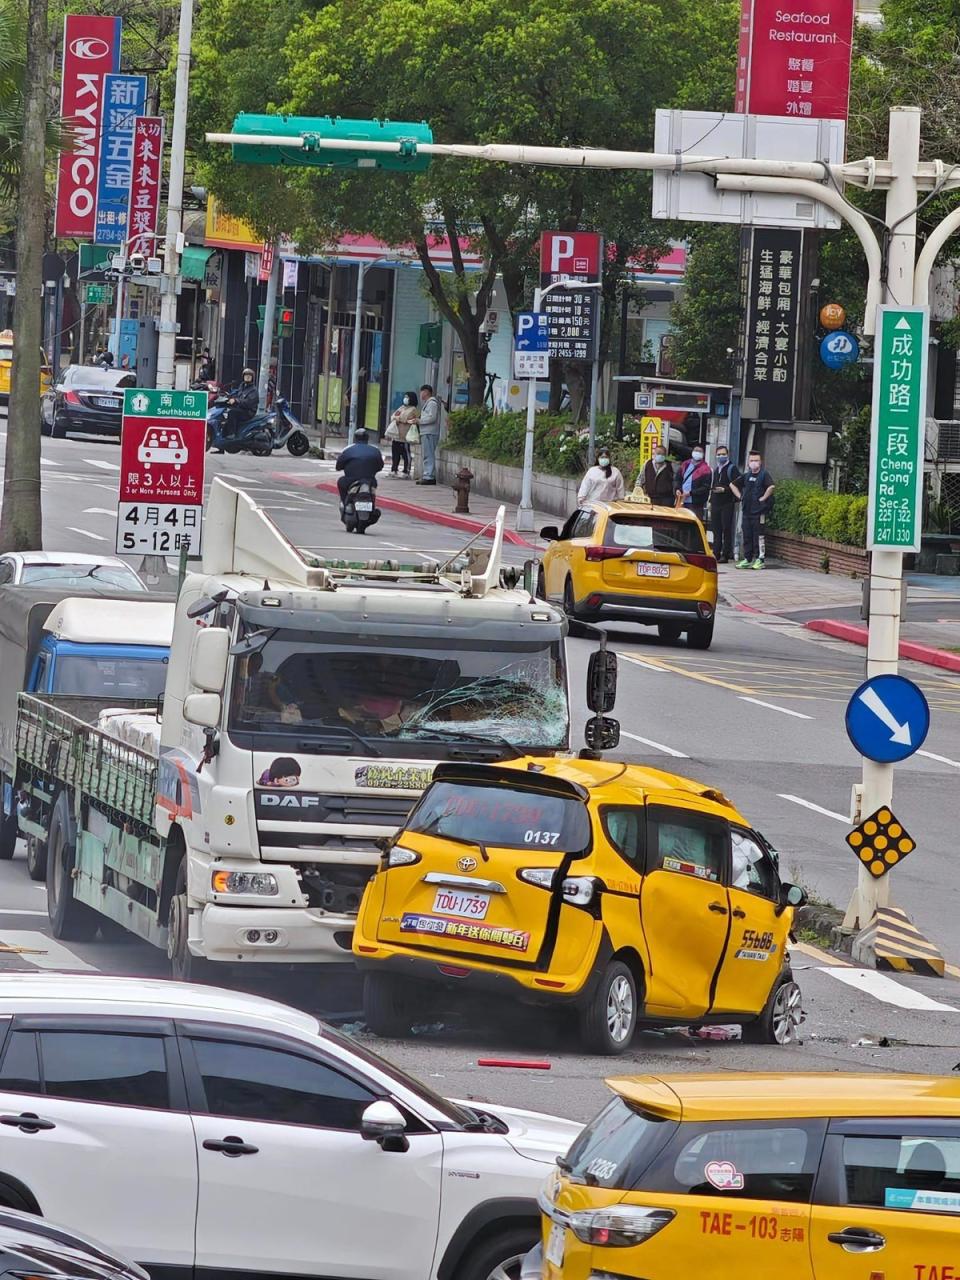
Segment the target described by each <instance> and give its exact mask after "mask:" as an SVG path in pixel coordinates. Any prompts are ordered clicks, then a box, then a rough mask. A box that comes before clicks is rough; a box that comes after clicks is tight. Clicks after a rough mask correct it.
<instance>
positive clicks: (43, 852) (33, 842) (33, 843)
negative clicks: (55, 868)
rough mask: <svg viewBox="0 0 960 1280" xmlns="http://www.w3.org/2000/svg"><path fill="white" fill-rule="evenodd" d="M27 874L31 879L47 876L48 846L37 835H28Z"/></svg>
mask: <svg viewBox="0 0 960 1280" xmlns="http://www.w3.org/2000/svg"><path fill="white" fill-rule="evenodd" d="M27 875H28V876H29V877H30V879H31V880H46V878H47V846H46V845H45V844H44V843H43V842H42V841H40V840H38V839H37V837H36V836H27Z"/></svg>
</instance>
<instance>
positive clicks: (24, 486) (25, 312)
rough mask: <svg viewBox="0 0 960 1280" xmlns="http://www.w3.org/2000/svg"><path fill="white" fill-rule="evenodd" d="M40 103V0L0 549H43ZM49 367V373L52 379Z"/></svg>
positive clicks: (43, 28) (34, 11) (43, 33)
mask: <svg viewBox="0 0 960 1280" xmlns="http://www.w3.org/2000/svg"><path fill="white" fill-rule="evenodd" d="M48 114H49V103H48V101H47V0H29V4H28V10H27V66H26V76H25V89H24V103H23V156H22V161H21V166H20V187H19V191H18V193H17V296H16V302H15V305H14V311H13V371H12V381H11V386H10V408H9V417H8V422H7V449H6V469H5V471H4V476H3V508H2V511H0V550H2V551H35V550H39V549H40V548H41V547H42V545H43V530H42V520H41V511H40V342H41V317H42V305H41V304H42V300H43V242H44V220H43V218H42V217H41V216H39V211H40V210H42V209H43V208H44V206H45V204H46V193H45V190H44V168H45V163H46V129H47V117H48ZM56 372H57V371H56V370H54V373H55V374H56Z"/></svg>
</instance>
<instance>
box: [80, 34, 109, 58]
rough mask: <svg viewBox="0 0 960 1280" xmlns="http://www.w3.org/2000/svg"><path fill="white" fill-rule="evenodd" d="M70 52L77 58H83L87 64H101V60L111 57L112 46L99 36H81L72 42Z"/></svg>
mask: <svg viewBox="0 0 960 1280" xmlns="http://www.w3.org/2000/svg"><path fill="white" fill-rule="evenodd" d="M70 52H71V53H72V54H73V56H74V57H75V58H83V59H84V60H85V61H87V62H99V61H100V59H101V58H106V57H107V56H108V55H109V53H110V46H109V45H108V44H107V42H106V40H101V39H99V37H97V36H80V37H79V38H78V39H76V40H71V41H70Z"/></svg>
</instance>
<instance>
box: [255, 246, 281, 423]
mask: <svg viewBox="0 0 960 1280" xmlns="http://www.w3.org/2000/svg"><path fill="white" fill-rule="evenodd" d="M279 291H280V255H279V253H277V251H276V248H274V251H273V262H272V264H271V267H270V274H269V276H267V297H266V303H265V305H264V308H263V337H262V341H261V343H260V376H259V377H258V378H257V390H258V394H259V397H260V408H261V409H263V408H264V407H265V406H266V403H267V383H268V382H269V381H270V361H271V360H272V359H273V331H274V329H275V328H276V320H277V294H278V292H279Z"/></svg>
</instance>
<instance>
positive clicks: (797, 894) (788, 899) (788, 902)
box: [780, 884, 807, 911]
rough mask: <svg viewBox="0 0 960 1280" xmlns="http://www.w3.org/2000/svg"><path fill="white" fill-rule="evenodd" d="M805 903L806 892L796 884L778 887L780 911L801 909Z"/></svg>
mask: <svg viewBox="0 0 960 1280" xmlns="http://www.w3.org/2000/svg"><path fill="white" fill-rule="evenodd" d="M806 901H807V891H806V889H803V888H801V887H800V885H798V884H781V886H780V910H781V911H784V910H785V909H786V908H787V907H802V906H804V905H805V904H806Z"/></svg>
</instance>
